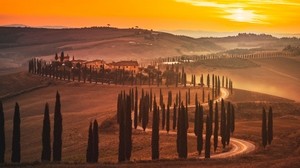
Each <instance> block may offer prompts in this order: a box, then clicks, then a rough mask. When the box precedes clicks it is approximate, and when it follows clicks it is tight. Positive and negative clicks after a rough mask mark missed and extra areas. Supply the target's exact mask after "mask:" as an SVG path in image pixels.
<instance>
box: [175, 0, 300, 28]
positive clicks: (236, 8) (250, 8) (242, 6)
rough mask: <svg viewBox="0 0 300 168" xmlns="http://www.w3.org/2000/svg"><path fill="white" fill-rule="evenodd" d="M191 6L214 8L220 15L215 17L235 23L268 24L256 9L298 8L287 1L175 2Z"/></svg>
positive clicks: (299, 4)
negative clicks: (285, 6) (268, 7)
mask: <svg viewBox="0 0 300 168" xmlns="http://www.w3.org/2000/svg"><path fill="white" fill-rule="evenodd" d="M176 1H177V2H182V3H188V4H191V5H193V6H199V7H210V8H216V9H217V10H218V11H219V12H220V14H219V15H218V16H217V17H221V18H225V19H228V20H230V21H235V22H247V23H256V24H268V22H267V18H268V16H267V15H266V14H264V13H263V12H259V11H258V9H260V8H262V7H263V6H264V5H289V6H300V3H297V2H292V1H289V0H238V1H229V0H223V1H222V0H221V1H212V0H176Z"/></svg>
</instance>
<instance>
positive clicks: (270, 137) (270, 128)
mask: <svg viewBox="0 0 300 168" xmlns="http://www.w3.org/2000/svg"><path fill="white" fill-rule="evenodd" d="M272 140H273V110H272V107H270V108H269V115H268V143H269V145H271V143H272Z"/></svg>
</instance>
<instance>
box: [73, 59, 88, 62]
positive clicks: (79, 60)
mask: <svg viewBox="0 0 300 168" xmlns="http://www.w3.org/2000/svg"><path fill="white" fill-rule="evenodd" d="M72 62H86V60H81V59H78V60H72Z"/></svg>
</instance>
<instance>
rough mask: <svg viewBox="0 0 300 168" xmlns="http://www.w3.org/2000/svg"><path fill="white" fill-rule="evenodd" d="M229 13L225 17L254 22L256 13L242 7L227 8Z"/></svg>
mask: <svg viewBox="0 0 300 168" xmlns="http://www.w3.org/2000/svg"><path fill="white" fill-rule="evenodd" d="M227 12H228V13H229V15H227V16H225V17H226V18H227V19H229V20H232V21H236V22H248V23H256V22H257V18H256V14H255V13H253V11H251V10H244V9H243V8H237V9H230V10H227Z"/></svg>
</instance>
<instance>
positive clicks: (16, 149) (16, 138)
mask: <svg viewBox="0 0 300 168" xmlns="http://www.w3.org/2000/svg"><path fill="white" fill-rule="evenodd" d="M20 124H21V120H20V109H19V104H18V103H16V105H15V114H14V120H13V137H12V154H11V162H14V163H20V161H21V144H20V140H21V139H20V138H21V137H20V134H21V132H20Z"/></svg>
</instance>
